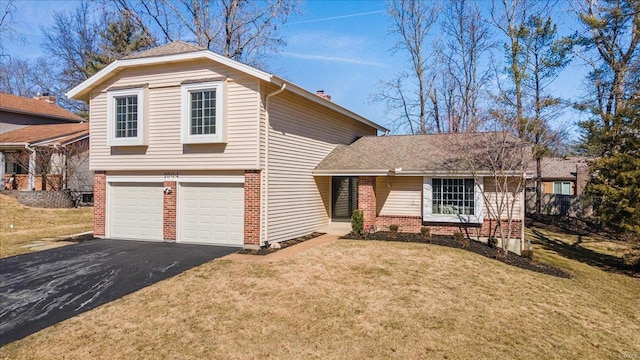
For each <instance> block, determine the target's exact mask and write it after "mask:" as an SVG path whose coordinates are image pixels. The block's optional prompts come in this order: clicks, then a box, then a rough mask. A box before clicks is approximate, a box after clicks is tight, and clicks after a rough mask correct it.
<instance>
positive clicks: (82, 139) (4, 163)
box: [0, 123, 93, 194]
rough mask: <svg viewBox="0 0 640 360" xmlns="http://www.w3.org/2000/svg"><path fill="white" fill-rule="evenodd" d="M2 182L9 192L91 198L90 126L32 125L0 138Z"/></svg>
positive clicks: (83, 124) (3, 134) (72, 124)
mask: <svg viewBox="0 0 640 360" xmlns="http://www.w3.org/2000/svg"><path fill="white" fill-rule="evenodd" d="M0 179H4V185H5V186H4V187H6V188H9V189H16V190H61V189H69V190H71V191H73V192H76V193H78V194H81V193H88V194H90V193H91V192H92V188H93V176H92V173H91V171H90V170H89V124H87V123H66V124H55V125H31V126H25V127H21V128H19V129H16V130H13V131H9V132H5V133H2V134H0Z"/></svg>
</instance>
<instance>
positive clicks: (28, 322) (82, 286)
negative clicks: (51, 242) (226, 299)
mask: <svg viewBox="0 0 640 360" xmlns="http://www.w3.org/2000/svg"><path fill="white" fill-rule="evenodd" d="M238 250H239V249H238V248H233V247H222V246H205V245H187V244H175V243H162V242H145V241H124V240H107V239H103V240H91V241H87V242H84V243H81V244H76V245H70V246H65V247H61V248H56V249H51V250H46V251H40V252H36V253H31V254H26V255H19V256H14V257H10V258H6V259H0V346H2V345H5V344H8V343H10V342H12V341H15V340H18V339H21V338H23V337H26V336H28V335H30V334H33V333H35V332H37V331H39V330H41V329H44V328H46V327H48V326H51V325H53V324H55V323H58V322H60V321H62V320H65V319H68V318H70V317H73V316H75V315H77V314H80V313H82V312H85V311H87V310H90V309H93V308H95V307H97V306H99V305H102V304H105V303H107V302H110V301H113V300H115V299H118V298H121V297H122V296H124V295H126V294H130V293H132V292H134V291H137V290H139V289H141V288H143V287H145V286H148V285H151V284H153V283H156V282H158V281H160V280H164V279H167V278H169V277H172V276H174V275H177V274H179V273H181V272H183V271H185V270H187V269H190V268H192V267H195V266H198V265H200V264H203V263H205V262H208V261H210V260H213V259H216V258H218V257H222V256H224V255H227V254H230V253H233V252H236V251H238Z"/></svg>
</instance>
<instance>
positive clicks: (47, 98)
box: [33, 93, 56, 105]
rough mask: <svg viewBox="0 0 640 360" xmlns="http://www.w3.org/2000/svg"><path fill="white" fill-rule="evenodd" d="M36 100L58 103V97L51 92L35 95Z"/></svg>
mask: <svg viewBox="0 0 640 360" xmlns="http://www.w3.org/2000/svg"><path fill="white" fill-rule="evenodd" d="M33 98H34V99H36V100H41V101H44V102H47V103H49V104H54V105H55V104H56V97H55V96H52V95H49V93H42V95H40V94H38V95H36V96H34V97H33Z"/></svg>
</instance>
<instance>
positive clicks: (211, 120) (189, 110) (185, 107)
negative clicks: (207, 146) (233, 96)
mask: <svg viewBox="0 0 640 360" xmlns="http://www.w3.org/2000/svg"><path fill="white" fill-rule="evenodd" d="M223 99H224V90H223V82H222V81H213V82H204V83H193V84H183V85H182V125H181V133H182V143H184V144H202V143H219V142H224V141H225V137H224V130H223V129H224V118H223V114H224V112H223V107H224V101H223Z"/></svg>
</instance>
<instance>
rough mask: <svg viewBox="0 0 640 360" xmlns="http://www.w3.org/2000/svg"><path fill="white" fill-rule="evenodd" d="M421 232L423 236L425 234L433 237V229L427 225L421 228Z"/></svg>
mask: <svg viewBox="0 0 640 360" xmlns="http://www.w3.org/2000/svg"><path fill="white" fill-rule="evenodd" d="M420 234H422V236H424V237H428V238H430V237H431V229H429V228H428V227H426V226H423V227H421V228H420Z"/></svg>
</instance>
